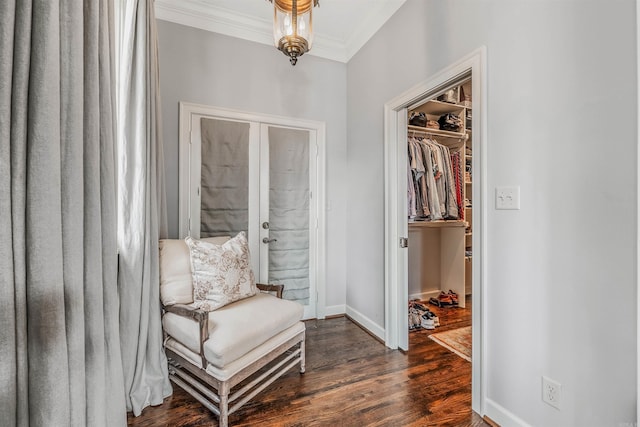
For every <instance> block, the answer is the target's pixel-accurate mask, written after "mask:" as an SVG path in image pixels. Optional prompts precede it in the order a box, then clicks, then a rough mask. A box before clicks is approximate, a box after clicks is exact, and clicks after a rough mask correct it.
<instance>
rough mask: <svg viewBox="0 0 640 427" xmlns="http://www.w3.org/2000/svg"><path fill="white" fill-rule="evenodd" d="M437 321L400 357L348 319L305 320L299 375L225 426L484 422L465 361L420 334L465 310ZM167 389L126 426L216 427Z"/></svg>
mask: <svg viewBox="0 0 640 427" xmlns="http://www.w3.org/2000/svg"><path fill="white" fill-rule="evenodd" d="M430 308H431V309H432V311H434V312H437V314H438V315H439V317H440V322H441V324H442V326H441V327H440V328H436V330H435V331H426V330H420V331H415V332H411V333H410V335H409V340H410V349H409V351H408V352H407V353H406V354H405V353H403V352H400V351H394V350H389V349H387V348H386V347H385V346H384V345H383V344H381V343H380V342H378V341H377V340H375V339H374V338H373V337H371V336H370V335H369V334H367V333H366V332H365V331H364V330H362V329H361V328H360V327H358V326H357V325H356V324H354V323H353V322H351V321H350V320H349V319H347V318H344V317H340V318H335V319H328V320H318V321H308V322H307V372H306V373H305V374H304V375H300V374H299V373H298V372H297V371H296V370H292V371H291V372H289V373H287V374H286V375H285V376H283V377H282V378H280V379H279V380H278V381H276V382H275V383H274V384H272V385H271V386H270V387H268V388H267V389H266V390H265V391H264V392H262V393H261V394H259V395H258V396H257V397H256V398H255V399H254V400H255V401H254V402H249V403H247V404H246V405H245V406H244V407H243V408H241V409H240V410H239V411H238V412H236V413H234V414H232V415H231V416H230V417H229V423H230V424H231V425H233V426H305V427H306V426H349V427H350V426H354V427H356V426H394V427H395V426H488V424H486V423H485V422H484V421H483V420H482V418H481V417H480V416H479V415H478V414H476V413H474V412H473V411H472V410H471V363H469V362H467V361H466V360H464V359H462V358H461V357H459V356H457V355H456V354H454V353H452V352H450V351H448V350H447V349H445V348H444V347H441V346H440V345H438V344H436V343H435V342H434V341H432V340H430V339H428V336H429V335H430V334H431V333H433V332H442V331H445V330H448V329H455V328H459V327H463V326H468V325H470V324H471V301H470V299H469V298H468V299H467V308H465V309H460V308H437V307H433V306H430ZM173 387H174V393H173V396H171V397H169V398H167V399H165V401H164V403H163V404H162V405H160V406H156V407H152V408H146V409H145V410H144V412H143V413H142V415H141V416H139V417H133V416H132V415H131V414H130V415H129V418H128V423H129V426H132V427H150V426H154V427H155V426H171V427H173V426H217V418H216V417H215V416H214V415H213V414H212V413H210V412H209V411H208V410H207V409H206V408H204V407H203V406H202V405H200V404H199V403H198V402H197V401H196V400H195V399H193V398H192V397H191V396H189V395H188V394H187V393H185V392H184V391H182V389H180V388H179V387H177V386H175V385H174V386H173Z"/></svg>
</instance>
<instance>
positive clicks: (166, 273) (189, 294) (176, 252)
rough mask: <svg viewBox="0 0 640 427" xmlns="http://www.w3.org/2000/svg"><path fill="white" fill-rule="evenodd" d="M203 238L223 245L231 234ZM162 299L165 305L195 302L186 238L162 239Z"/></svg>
mask: <svg viewBox="0 0 640 427" xmlns="http://www.w3.org/2000/svg"><path fill="white" fill-rule="evenodd" d="M202 240H204V241H205V242H209V243H213V244H217V245H221V244H223V243H224V242H226V241H227V240H229V236H221V237H205V238H203V239H202ZM160 300H161V301H162V304H163V305H172V304H191V303H192V302H193V285H192V279H191V259H190V256H189V247H188V246H187V244H186V243H185V241H184V239H163V240H160Z"/></svg>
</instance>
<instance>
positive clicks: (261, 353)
mask: <svg viewBox="0 0 640 427" xmlns="http://www.w3.org/2000/svg"><path fill="white" fill-rule="evenodd" d="M227 240H228V238H219V237H218V238H209V239H202V241H205V242H209V243H213V244H224V243H225V242H226V241H227ZM257 287H258V289H259V290H260V292H258V293H256V294H255V295H253V296H250V297H247V298H244V299H240V300H239V301H235V302H232V303H230V304H227V305H224V306H222V307H220V308H217V309H214V310H213V311H209V312H207V311H205V310H203V309H201V308H195V307H194V299H193V298H194V296H193V284H192V264H191V260H190V252H189V247H188V246H187V244H186V243H185V241H184V240H161V241H160V295H161V300H162V305H163V308H164V314H163V317H162V326H163V330H164V333H165V345H164V347H165V351H166V353H167V357H168V359H169V374H170V378H171V380H172V381H173V382H174V383H175V384H177V385H178V386H180V387H181V388H183V389H184V390H185V391H187V392H188V393H189V394H191V395H192V396H194V397H195V398H196V399H198V400H199V401H200V402H201V403H202V404H203V405H205V406H206V407H207V408H208V409H210V410H211V411H212V412H214V413H215V414H216V415H218V417H219V419H220V425H221V426H227V424H228V420H227V417H228V416H229V414H231V413H233V412H235V411H236V410H238V409H239V408H240V407H241V406H242V405H243V404H244V403H246V402H247V401H249V400H250V399H252V398H253V397H254V396H255V395H257V394H258V393H259V392H260V391H262V390H263V389H264V388H266V387H267V386H268V385H269V384H271V383H272V382H273V381H275V380H276V379H277V378H279V377H280V376H281V375H283V374H284V373H285V372H287V371H288V370H289V369H291V368H292V367H294V366H295V365H296V364H299V365H300V372H304V369H305V348H304V340H305V325H304V323H303V322H302V321H301V318H302V313H303V308H302V306H301V305H300V304H298V303H295V302H292V301H287V300H284V299H282V288H283V286H282V285H261V284H257ZM272 293H275V294H276V295H272ZM240 383H242V384H241V385H240V387H236V388H237V390H236V388H234V387H235V386H237V385H239V384H240Z"/></svg>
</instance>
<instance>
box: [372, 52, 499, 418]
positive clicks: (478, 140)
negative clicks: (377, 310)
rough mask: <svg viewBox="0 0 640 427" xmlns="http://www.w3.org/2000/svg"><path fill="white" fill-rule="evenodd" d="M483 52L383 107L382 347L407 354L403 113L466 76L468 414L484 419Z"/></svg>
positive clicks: (485, 262) (484, 132)
mask: <svg viewBox="0 0 640 427" xmlns="http://www.w3.org/2000/svg"><path fill="white" fill-rule="evenodd" d="M486 56H487V52H486V47H484V46H482V47H480V48H478V49H476V50H475V51H473V52H472V53H470V54H469V55H467V56H465V57H464V58H462V59H460V60H459V61H457V62H456V63H455V64H452V65H451V66H449V67H447V68H445V69H444V70H442V71H440V72H438V73H436V74H435V75H434V76H433V77H431V78H429V79H427V80H425V81H424V82H422V83H420V84H418V85H416V86H414V87H413V88H411V89H409V90H407V91H406V92H404V93H403V94H401V95H399V96H397V97H396V98H394V99H392V100H391V101H389V102H387V103H386V104H385V106H384V129H385V132H384V159H385V165H384V169H385V279H384V281H385V344H386V345H387V346H388V347H390V348H394V349H395V348H402V349H405V350H406V349H408V319H407V301H408V298H409V295H408V293H409V292H408V285H407V284H408V272H407V264H408V263H407V258H408V257H407V250H406V249H403V248H400V242H399V240H400V238H402V237H408V225H407V192H406V185H407V175H406V174H407V161H406V156H407V146H406V141H407V108H408V107H410V106H411V105H413V104H415V103H416V102H418V101H421V100H424V99H426V98H428V97H431V96H434V95H435V94H437V92H439V91H441V90H442V89H444V88H446V87H447V86H449V85H451V84H452V83H454V82H456V81H459V80H460V78H461V77H462V76H464V75H465V74H469V72H471V77H472V91H473V93H472V99H473V105H474V107H475V110H474V111H473V130H472V132H473V139H472V143H473V160H472V161H473V164H472V167H473V171H474V174H473V184H474V185H473V195H472V200H473V224H474V227H473V261H472V262H473V266H472V269H473V277H472V281H473V283H472V306H473V310H472V331H473V356H472V362H471V366H472V408H473V410H474V411H476V412H477V413H479V414H481V415H482V414H484V413H485V407H484V406H485V400H486V399H485V397H486V395H487V391H486V386H487V381H486V378H485V372H486V371H487V370H486V347H485V343H486V340H485V339H484V337H485V331H484V325H486V308H485V304H486V302H485V299H484V295H485V292H483V291H484V290H485V289H486V288H485V286H486V271H487V269H486V265H487V250H486V248H487V234H486V230H487V224H486V219H487V204H488V201H489V199H488V198H487V178H486V175H487V144H486V142H487V114H486V113H487V96H486V94H487V75H486V63H487V62H486Z"/></svg>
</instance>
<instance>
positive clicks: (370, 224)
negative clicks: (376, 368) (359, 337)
mask: <svg viewBox="0 0 640 427" xmlns="http://www.w3.org/2000/svg"><path fill="white" fill-rule="evenodd" d="M635 16H636V12H635V3H634V2H633V1H632V0H626V1H622V0H599V1H595V0H594V1H570V0H562V1H561V0H536V1H533V0H530V1H529V0H527V1H525V0H521V1H514V0H447V1H442V0H408V1H407V3H405V5H404V6H403V7H402V8H401V9H400V10H399V11H398V12H397V13H396V14H395V15H394V16H393V17H392V18H391V19H390V20H389V21H388V22H387V24H386V25H385V26H384V27H383V28H382V29H381V30H380V31H378V33H377V34H376V35H375V36H374V37H373V38H372V39H371V40H370V41H369V43H368V44H366V45H365V46H364V48H362V49H361V50H360V51H359V53H358V54H357V55H356V56H355V57H354V58H352V59H351V61H350V62H349V64H348V70H347V93H348V150H347V159H348V160H347V165H348V168H347V170H348V180H347V182H348V183H349V192H348V201H349V202H348V203H349V205H348V209H347V229H348V230H349V239H348V240H347V244H348V251H347V253H348V254H349V259H348V263H347V283H348V288H347V305H348V307H350V308H352V309H353V310H355V311H357V312H359V313H361V314H363V315H364V316H366V317H367V318H368V319H370V320H371V321H372V322H374V323H375V324H377V325H379V326H380V327H384V294H383V292H384V285H383V278H384V276H383V262H384V259H383V257H384V236H383V228H384V223H383V207H384V206H383V203H384V194H383V179H384V177H383V157H382V156H383V122H382V117H383V105H384V103H385V102H387V101H389V100H391V99H392V98H394V97H396V96H398V95H400V94H401V93H403V92H404V91H405V90H407V89H409V88H410V87H412V86H414V85H416V84H417V83H419V82H421V81H424V80H426V79H427V78H429V77H430V76H432V75H433V74H434V73H435V72H437V71H439V70H441V69H443V68H445V67H446V66H448V65H449V64H451V63H454V62H456V61H457V60H459V59H460V58H462V57H463V56H465V55H466V54H468V53H470V52H472V51H473V50H475V49H476V48H477V47H479V46H481V45H485V46H487V52H488V66H487V68H488V111H487V117H488V146H487V153H488V165H487V177H488V182H487V183H488V194H489V197H492V196H493V191H494V188H495V187H496V186H499V185H520V186H521V199H522V200H521V206H522V209H521V210H519V211H496V210H495V209H494V208H493V206H494V205H493V200H488V201H487V202H488V206H489V209H488V218H487V227H488V230H487V231H488V236H487V243H488V244H487V252H486V253H485V257H486V260H487V272H486V273H487V281H486V283H485V289H484V292H485V293H484V295H485V296H486V298H487V300H488V302H487V307H488V311H487V312H486V320H487V323H486V325H485V328H486V330H485V331H486V337H487V341H486V343H485V345H486V349H487V353H486V357H487V361H488V366H487V369H486V371H485V375H486V378H487V383H486V384H487V387H488V401H487V404H488V405H487V410H488V413H489V415H490V416H492V417H494V419H496V420H497V421H498V422H500V423H501V424H502V425H517V424H518V423H519V422H522V421H523V422H526V423H528V424H530V425H537V426H617V425H622V424H621V423H631V422H632V421H635V417H636V407H635V402H636V305H637V304H636V275H635V269H636V265H635V261H636V259H635V257H636V251H637V248H636V235H635V233H636V228H637V223H636V222H637V221H636V215H637V212H636V202H637V188H636V172H637V162H636V141H637V135H636V133H637V132H636V117H637V116H636V113H637V111H636V98H637V96H636V94H637V85H636V71H637V70H636V44H635V39H636V33H635V31H636V22H635ZM542 375H547V376H549V377H551V378H553V379H555V380H557V381H559V382H560V383H562V387H563V388H562V409H561V410H560V411H558V410H556V409H554V408H552V407H550V406H548V405H546V404H544V403H542V401H541V376H542Z"/></svg>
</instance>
